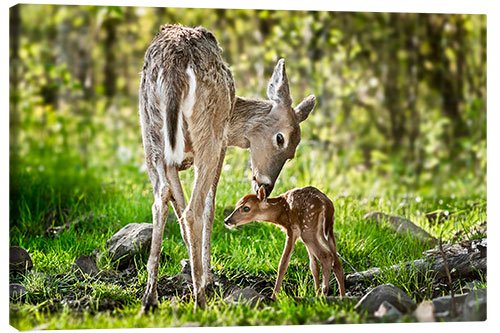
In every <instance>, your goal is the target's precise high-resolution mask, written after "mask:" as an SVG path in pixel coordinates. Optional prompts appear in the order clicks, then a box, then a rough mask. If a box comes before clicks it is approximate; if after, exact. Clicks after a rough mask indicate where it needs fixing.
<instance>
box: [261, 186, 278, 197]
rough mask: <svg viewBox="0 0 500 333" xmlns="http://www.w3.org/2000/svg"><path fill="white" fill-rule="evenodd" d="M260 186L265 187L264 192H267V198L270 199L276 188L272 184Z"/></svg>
mask: <svg viewBox="0 0 500 333" xmlns="http://www.w3.org/2000/svg"><path fill="white" fill-rule="evenodd" d="M260 186H263V187H264V190H265V191H266V197H268V196H269V195H270V194H271V192H272V191H273V188H274V186H273V185H272V184H261V185H260ZM260 186H259V187H260Z"/></svg>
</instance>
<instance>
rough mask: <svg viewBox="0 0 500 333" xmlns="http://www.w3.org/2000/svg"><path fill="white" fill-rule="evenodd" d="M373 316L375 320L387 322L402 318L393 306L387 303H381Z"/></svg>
mask: <svg viewBox="0 0 500 333" xmlns="http://www.w3.org/2000/svg"><path fill="white" fill-rule="evenodd" d="M373 315H374V316H375V317H377V318H383V319H388V320H397V319H398V318H400V317H401V316H403V314H402V313H401V312H400V311H399V310H398V309H397V308H396V307H395V306H394V305H392V304H391V303H389V302H387V301H383V302H382V304H380V306H379V308H378V310H377V311H375V312H374V313H373Z"/></svg>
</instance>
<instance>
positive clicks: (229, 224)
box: [224, 216, 234, 229]
mask: <svg viewBox="0 0 500 333" xmlns="http://www.w3.org/2000/svg"><path fill="white" fill-rule="evenodd" d="M224 226H225V227H226V228H228V229H232V228H233V227H234V224H233V222H232V221H231V216H229V217H227V218H226V219H225V220H224Z"/></svg>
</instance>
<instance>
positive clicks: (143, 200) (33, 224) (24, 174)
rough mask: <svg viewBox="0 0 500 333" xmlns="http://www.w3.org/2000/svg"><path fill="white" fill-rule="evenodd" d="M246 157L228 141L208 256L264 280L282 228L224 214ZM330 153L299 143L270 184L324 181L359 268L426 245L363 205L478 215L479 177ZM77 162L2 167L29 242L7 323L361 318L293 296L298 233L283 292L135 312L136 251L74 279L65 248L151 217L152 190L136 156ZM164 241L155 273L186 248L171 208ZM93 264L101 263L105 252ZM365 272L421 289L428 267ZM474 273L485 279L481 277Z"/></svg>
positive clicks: (308, 289)
mask: <svg viewBox="0 0 500 333" xmlns="http://www.w3.org/2000/svg"><path fill="white" fill-rule="evenodd" d="M248 158H249V157H248V153H247V152H244V151H240V150H235V149H231V150H229V151H228V155H227V157H226V160H225V167H224V171H223V174H222V177H221V181H220V184H219V187H218V191H217V196H216V216H215V222H214V231H213V236H212V265H213V266H214V267H216V269H219V270H222V271H223V272H224V273H225V274H227V275H228V276H232V275H237V274H242V273H248V274H251V275H258V276H263V277H265V278H266V279H268V280H270V281H274V279H275V278H276V275H277V268H278V263H279V259H280V257H281V253H282V250H283V246H284V243H285V235H284V234H283V233H282V232H281V231H280V230H279V229H278V228H276V227H274V226H272V225H270V224H266V223H251V224H248V225H245V226H243V227H240V228H238V229H236V230H228V229H226V228H224V226H223V220H224V209H231V208H232V207H233V206H234V204H235V203H236V202H237V201H238V199H239V198H240V197H241V196H243V195H245V194H247V193H248V192H249V191H250V179H251V176H250V172H251V171H250V168H249V161H248ZM335 163H336V161H334V160H330V159H328V158H326V157H322V155H321V154H318V151H316V150H315V149H314V148H311V147H308V146H307V145H305V144H304V145H301V146H300V148H299V149H298V151H297V156H296V158H295V159H294V160H292V161H290V162H288V163H287V165H286V166H285V168H284V169H283V171H282V173H281V176H280V178H279V181H278V183H277V184H276V188H275V190H274V192H273V195H276V194H279V193H282V192H285V191H286V190H288V189H290V188H293V187H298V186H306V185H313V186H316V187H318V188H319V189H320V190H322V191H323V192H325V193H326V194H327V195H328V196H329V197H330V198H331V199H332V200H333V202H334V205H335V227H334V230H335V233H336V235H337V244H338V248H339V252H340V253H341V254H342V255H343V256H344V257H345V258H346V259H347V260H348V261H349V262H350V263H351V264H352V265H353V266H354V267H355V268H356V269H357V270H359V271H361V270H365V269H368V268H370V267H384V266H390V265H394V264H398V263H403V262H405V261H409V260H414V259H418V258H421V257H422V252H423V251H425V250H427V249H428V248H429V247H428V246H427V245H425V244H422V243H421V242H419V241H418V240H416V239H414V238H413V237H412V236H411V235H397V234H395V233H393V232H392V231H390V229H389V228H386V227H380V226H377V225H376V224H375V223H374V222H370V221H367V220H365V219H363V216H364V215H365V214H366V213H368V212H371V211H382V212H385V213H388V214H393V215H399V216H404V217H407V218H409V219H411V220H412V221H413V222H415V223H416V224H418V225H419V226H420V227H422V228H423V229H424V230H426V231H427V232H429V233H431V234H432V235H433V236H435V237H442V238H443V240H444V241H448V240H450V239H452V237H453V234H454V233H455V232H457V231H459V230H462V229H466V230H468V229H469V228H470V227H472V226H474V225H477V224H479V223H481V222H482V221H484V220H486V190H485V187H486V184H481V183H479V184H472V183H468V180H467V179H450V180H449V182H446V183H445V184H442V186H436V187H435V188H433V187H429V186H427V187H425V186H421V187H418V186H417V187H413V188H410V187H407V186H406V185H404V184H401V183H399V182H398V179H397V177H394V176H385V177H381V176H380V174H377V173H376V172H372V171H366V172H359V171H356V170H350V171H349V172H348V173H345V172H343V173H341V172H340V170H337V169H336V164H335ZM76 164H77V163H76V162H69V161H67V163H62V165H61V163H60V164H57V165H55V164H51V163H50V162H47V163H46V165H45V168H44V170H43V171H40V170H36V171H34V170H33V169H34V168H33V167H31V168H29V166H30V165H29V163H25V164H23V165H20V166H19V167H18V168H16V169H15V170H14V171H13V172H11V184H12V186H11V202H10V207H11V219H10V245H17V246H21V247H23V248H25V249H26V250H28V252H29V253H30V254H31V256H32V259H33V263H34V268H33V271H32V272H31V273H29V274H27V275H26V276H20V277H16V278H14V280H15V281H17V282H23V284H24V285H25V286H26V288H27V289H28V295H27V301H26V302H25V303H24V304H17V303H11V310H10V323H11V325H13V326H14V327H16V328H18V329H20V330H30V329H34V328H37V327H38V328H44V329H71V328H118V327H165V326H183V325H185V324H186V323H190V322H196V323H199V324H200V325H202V326H227V325H284V324H321V323H323V322H325V321H326V320H327V319H328V318H330V317H331V316H334V317H335V318H336V320H337V321H336V322H338V323H361V322H367V319H366V318H365V317H363V316H362V315H361V314H359V313H357V312H355V311H354V310H353V307H354V304H351V303H349V302H345V303H342V304H328V303H326V302H324V301H321V300H319V301H317V302H296V301H294V300H293V299H292V297H293V296H299V297H303V296H313V295H314V288H313V281H312V276H311V274H310V271H309V264H308V255H307V251H306V249H305V247H304V245H303V244H302V243H300V242H298V243H297V246H296V247H295V249H294V252H293V255H292V258H291V261H290V265H289V268H288V271H287V273H286V276H285V280H284V290H286V291H287V292H285V291H283V292H282V293H281V294H280V295H279V300H278V302H277V303H274V304H270V305H260V306H259V307H257V308H256V309H253V308H251V307H249V306H244V305H241V306H231V305H226V304H224V303H223V302H222V301H221V300H220V299H211V300H210V306H209V307H208V309H207V310H205V311H197V312H196V313H195V312H194V311H193V302H192V301H190V302H180V303H179V302H172V301H170V300H164V301H163V302H161V303H160V307H159V309H158V311H157V312H156V313H155V314H154V315H147V316H144V317H139V316H138V313H139V310H140V298H141V296H142V292H143V288H144V286H145V283H146V280H147V272H146V265H145V262H146V259H147V258H142V259H139V262H138V277H137V279H133V280H131V281H124V282H123V283H122V284H121V285H117V284H115V283H113V282H112V281H106V280H105V279H104V280H101V281H95V280H86V281H78V280H77V279H75V277H74V275H73V273H70V270H71V265H72V263H73V262H74V261H75V259H76V258H78V257H79V256H80V255H82V254H90V253H91V252H92V251H93V250H94V249H95V248H98V247H102V246H103V245H104V243H105V241H106V240H107V239H108V238H109V237H110V236H111V235H112V234H114V233H115V232H116V231H118V230H119V229H120V228H121V227H122V226H124V225H126V224H128V223H131V222H151V209H150V208H151V204H152V201H153V200H152V193H151V190H150V184H149V180H148V178H147V174H146V173H145V172H141V171H140V170H139V168H130V167H129V168H120V165H118V166H116V170H117V172H109V170H108V171H104V172H103V171H102V170H100V169H98V168H95V169H92V168H88V169H85V170H82V169H79V168H77V167H75V165H76ZM181 178H182V180H183V182H184V184H186V186H185V191H186V194H189V193H190V190H191V182H192V178H193V173H192V171H186V172H184V173H182V176H181ZM13 194H14V195H13ZM436 209H441V210H448V211H449V212H453V213H456V214H453V215H451V217H450V218H448V219H446V220H444V222H443V223H438V224H435V225H430V224H429V223H428V222H427V219H426V218H425V213H426V212H429V211H434V210H436ZM49 210H53V211H55V212H56V213H55V216H56V219H55V220H54V222H53V223H55V224H57V223H60V222H58V221H59V220H58V219H63V218H64V217H65V218H66V219H69V220H75V219H78V218H80V219H81V218H82V217H85V216H88V214H89V213H92V214H93V217H94V218H93V219H88V218H87V219H83V220H82V221H83V222H79V223H76V224H73V225H71V227H70V228H68V229H66V230H64V231H62V232H61V233H60V234H59V235H58V236H55V237H47V236H46V235H44V226H45V227H46V226H47V223H46V222H45V221H44V216H46V214H47V211H49ZM64 214H65V215H64ZM44 223H45V224H44ZM49 224H50V223H49ZM163 252H164V253H166V254H167V255H168V260H166V261H165V262H162V264H161V266H160V272H159V275H160V276H164V275H168V276H171V275H175V274H177V273H178V272H179V271H180V269H181V267H180V261H181V259H184V258H187V251H186V248H185V246H184V243H183V241H182V237H181V235H180V231H179V225H178V224H177V223H176V222H175V219H174V218H170V221H169V223H167V226H166V229H165V236H164V242H163ZM100 266H101V269H111V268H112V266H110V265H109V263H106V262H101V263H100ZM344 269H345V271H346V273H350V272H351V270H350V268H349V267H348V266H347V265H344ZM330 282H331V287H332V289H333V292H334V294H338V292H337V289H336V284H335V283H334V280H333V278H332V280H331V281H330ZM374 283H377V284H380V283H393V284H395V285H396V286H398V287H400V288H401V289H403V290H405V291H406V292H407V293H408V294H409V295H410V296H411V297H412V298H413V299H414V300H415V301H419V300H422V299H428V298H429V297H430V295H431V292H432V290H430V288H432V281H431V280H430V278H424V279H421V278H420V279H418V278H417V277H415V276H414V275H413V274H412V272H409V273H407V274H400V275H396V274H394V273H391V272H389V271H387V272H386V273H385V274H384V275H382V276H381V277H380V278H379V279H378V281H375V282H374ZM458 283H460V281H458ZM480 283H481V285H482V286H485V285H486V277H483V278H482V279H481V281H480ZM69 294H71V295H74V296H75V297H74V298H75V299H80V298H82V297H84V296H86V297H87V298H86V302H87V303H88V304H87V303H86V304H87V305H88V306H87V308H86V310H85V311H83V312H81V313H79V312H78V313H74V312H73V311H72V310H71V309H70V308H69V307H68V305H67V304H64V302H63V300H64V299H65V298H67V295H69ZM103 302H104V303H103ZM105 302H108V303H109V302H112V303H113V302H114V303H113V304H119V305H120V307H119V308H115V309H113V310H111V311H107V310H105V309H106V304H105ZM111 305H112V304H111ZM103 309H104V310H103ZM404 320H405V319H403V321H404Z"/></svg>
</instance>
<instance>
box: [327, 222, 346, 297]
mask: <svg viewBox="0 0 500 333" xmlns="http://www.w3.org/2000/svg"><path fill="white" fill-rule="evenodd" d="M328 243H329V244H330V249H331V252H332V257H333V274H335V279H336V280H337V285H338V286H339V293H340V296H341V297H344V296H345V285H344V279H345V277H344V269H343V268H342V262H341V261H340V259H339V257H338V255H337V244H336V242H335V236H334V235H333V232H332V233H331V235H328Z"/></svg>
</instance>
